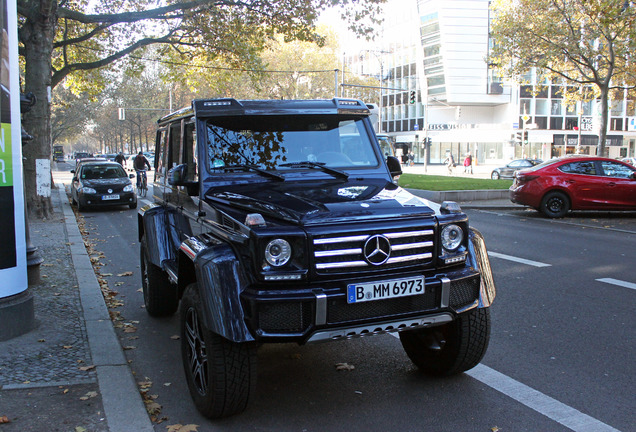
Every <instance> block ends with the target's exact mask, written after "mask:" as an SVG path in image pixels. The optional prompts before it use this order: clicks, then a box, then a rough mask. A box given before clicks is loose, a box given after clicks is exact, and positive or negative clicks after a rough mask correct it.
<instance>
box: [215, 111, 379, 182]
mask: <svg viewBox="0 0 636 432" xmlns="http://www.w3.org/2000/svg"><path fill="white" fill-rule="evenodd" d="M207 155H208V161H207V163H208V168H209V169H210V170H211V171H217V170H223V168H228V167H231V166H237V165H249V166H253V167H257V168H260V169H265V170H290V169H299V168H305V169H307V168H308V167H309V165H311V164H318V165H321V166H324V167H327V168H338V169H347V168H360V167H370V166H377V165H378V163H379V162H378V158H377V156H376V153H375V151H374V149H373V146H372V144H371V139H370V137H369V134H368V132H367V129H366V128H365V124H364V122H363V121H362V120H361V119H360V118H345V117H343V116H335V115H334V116H325V115H322V116H309V115H302V116H241V117H227V118H215V119H212V120H209V121H208V123H207ZM307 162H308V163H310V164H306V163H307Z"/></svg>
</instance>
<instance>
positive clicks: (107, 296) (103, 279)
mask: <svg viewBox="0 0 636 432" xmlns="http://www.w3.org/2000/svg"><path fill="white" fill-rule="evenodd" d="M76 218H77V226H78V228H79V230H80V233H81V234H82V237H83V238H84V245H85V246H86V251H87V253H88V256H89V257H90V261H91V264H92V265H93V269H94V271H95V275H96V277H97V282H98V283H99V287H100V289H101V291H102V295H103V296H104V301H105V302H106V306H107V307H108V313H109V315H110V318H111V320H112V322H113V327H114V328H115V329H117V330H119V331H120V332H122V333H124V337H125V340H124V339H122V338H121V337H120V341H121V342H122V349H123V350H124V351H128V350H134V349H136V347H135V345H134V341H135V340H136V339H138V338H139V336H136V335H135V333H136V332H137V327H136V325H137V324H139V322H138V321H127V320H126V318H125V317H124V316H122V314H121V312H120V311H119V310H118V308H120V307H121V306H123V305H124V302H123V301H122V300H121V299H120V298H119V297H118V295H119V293H118V292H117V290H116V289H114V288H116V287H118V286H121V285H123V284H124V283H123V282H114V283H113V284H112V285H113V288H111V287H110V286H109V281H108V278H110V277H112V276H114V275H113V274H112V273H106V272H102V267H103V263H102V260H103V259H105V258H106V256H105V255H104V253H103V252H100V251H98V250H96V249H95V246H96V245H95V244H94V243H91V241H90V239H89V235H88V234H89V232H88V229H87V227H86V221H85V219H84V217H83V216H82V215H81V214H80V213H77V212H76ZM133 275H134V273H133V272H132V271H126V272H122V273H118V274H117V275H116V276H117V277H130V276H133ZM138 291H140V292H141V291H142V289H141V288H139V290H138ZM179 338H180V336H178V335H174V336H171V339H179ZM131 361H132V360H128V362H129V363H130V362H131ZM164 385H169V383H164ZM137 386H138V387H139V393H140V394H141V397H142V399H143V401H144V404H145V406H146V411H148V415H149V416H150V419H151V420H152V422H153V423H156V424H159V423H163V422H168V421H169V419H168V418H167V417H165V416H162V415H161V405H160V404H159V403H158V402H157V399H158V398H159V395H158V394H155V393H152V392H151V390H152V386H153V382H152V381H151V380H150V379H149V378H147V377H146V378H144V379H143V380H142V381H139V380H138V381H137ZM0 423H1V421H0ZM198 428H199V426H198V425H195V424H187V425H182V424H172V425H166V431H167V432H197V431H198ZM78 432H80V431H78Z"/></svg>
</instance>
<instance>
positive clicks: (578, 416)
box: [390, 333, 620, 432]
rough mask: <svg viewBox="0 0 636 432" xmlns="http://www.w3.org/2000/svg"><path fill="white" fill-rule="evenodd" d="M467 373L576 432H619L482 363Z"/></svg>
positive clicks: (397, 336) (394, 334)
mask: <svg viewBox="0 0 636 432" xmlns="http://www.w3.org/2000/svg"><path fill="white" fill-rule="evenodd" d="M390 335H391V336H393V337H395V338H398V339H399V337H400V336H399V334H398V333H390ZM465 373H466V375H468V376H470V377H471V378H474V379H476V380H477V381H480V382H482V383H483V384H486V385H487V386H488V387H490V388H492V389H494V390H497V391H498V392H500V393H503V394H505V395H506V396H508V397H510V398H512V399H514V400H516V401H517V402H520V403H521V404H523V405H525V406H527V407H528V408H531V409H533V410H535V411H536V412H538V413H539V414H542V415H544V416H546V417H548V418H550V419H552V420H554V421H556V422H558V423H561V424H562V425H563V426H565V427H567V428H569V429H572V430H573V431H575V432H620V431H619V430H618V429H615V428H613V427H611V426H609V425H607V424H605V423H603V422H602V421H600V420H597V419H595V418H594V417H590V416H589V415H587V414H583V413H582V412H581V411H579V410H577V409H574V408H572V407H570V406H568V405H566V404H564V403H563V402H559V401H558V400H556V399H554V398H551V397H550V396H547V395H544V394H543V393H541V392H539V391H538V390H535V389H533V388H532V387H528V386H527V385H525V384H522V383H520V382H519V381H517V380H516V379H514V378H510V377H509V376H507V375H504V374H502V373H501V372H497V371H496V370H494V369H491V368H489V367H488V366H485V365H483V364H478V365H477V366H475V367H474V368H472V369H471V370H469V371H466V372H465Z"/></svg>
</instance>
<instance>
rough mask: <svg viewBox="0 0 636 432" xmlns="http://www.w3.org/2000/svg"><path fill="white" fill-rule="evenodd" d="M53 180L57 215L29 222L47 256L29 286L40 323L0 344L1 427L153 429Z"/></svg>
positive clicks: (1, 431)
mask: <svg viewBox="0 0 636 432" xmlns="http://www.w3.org/2000/svg"><path fill="white" fill-rule="evenodd" d="M54 177H55V173H54ZM56 184H58V189H54V190H53V193H52V201H53V205H54V208H55V213H54V214H53V216H52V217H51V218H50V219H48V220H29V228H30V233H31V241H32V243H33V244H34V245H35V246H36V247H38V253H40V254H41V256H42V258H43V259H44V263H43V264H42V266H41V269H40V272H41V281H40V283H38V284H36V285H34V286H32V287H30V288H29V289H30V291H31V292H32V294H33V296H34V304H35V318H36V322H37V324H36V328H35V329H34V330H32V331H31V332H29V333H27V334H25V335H22V336H19V337H17V338H14V339H10V340H8V341H4V342H0V432H14V431H15V432H18V431H20V432H24V431H33V432H40V431H60V432H62V431H64V432H66V431H76V430H83V431H86V432H120V431H121V432H131V431H135V432H137V431H139V432H151V431H153V430H154V429H153V427H152V424H151V422H150V419H149V417H148V414H147V412H146V409H145V406H144V403H143V401H142V398H141V396H140V394H139V391H138V388H137V384H136V383H135V380H134V378H133V376H132V373H131V370H130V368H129V366H128V363H127V362H126V358H125V356H124V353H123V351H122V348H121V345H120V343H119V340H118V338H117V336H116V334H115V331H114V329H113V326H112V322H111V320H110V315H109V313H108V310H107V308H106V305H105V303H104V299H103V297H102V293H101V290H100V287H99V284H98V282H97V278H96V276H95V273H94V271H93V267H92V265H91V262H90V257H89V256H88V254H87V252H86V248H85V246H84V241H83V239H82V236H81V234H80V231H79V228H78V226H77V222H76V219H75V215H74V214H73V210H72V208H71V206H70V204H69V201H68V198H67V196H66V192H65V190H64V186H63V185H62V182H61V181H58V180H57V179H56ZM5 416H6V420H8V423H3V419H4V417H5Z"/></svg>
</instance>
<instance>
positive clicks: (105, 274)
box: [102, 273, 113, 276]
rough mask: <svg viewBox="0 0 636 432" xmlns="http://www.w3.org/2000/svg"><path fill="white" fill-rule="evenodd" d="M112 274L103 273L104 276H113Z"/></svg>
mask: <svg viewBox="0 0 636 432" xmlns="http://www.w3.org/2000/svg"><path fill="white" fill-rule="evenodd" d="M112 275H113V274H112V273H102V276H112Z"/></svg>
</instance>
